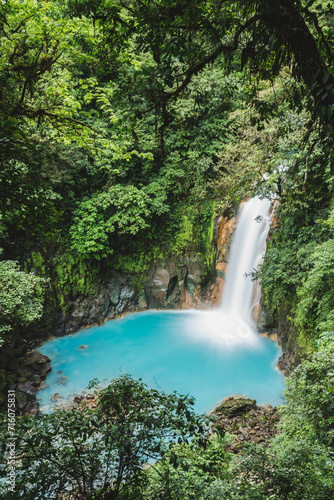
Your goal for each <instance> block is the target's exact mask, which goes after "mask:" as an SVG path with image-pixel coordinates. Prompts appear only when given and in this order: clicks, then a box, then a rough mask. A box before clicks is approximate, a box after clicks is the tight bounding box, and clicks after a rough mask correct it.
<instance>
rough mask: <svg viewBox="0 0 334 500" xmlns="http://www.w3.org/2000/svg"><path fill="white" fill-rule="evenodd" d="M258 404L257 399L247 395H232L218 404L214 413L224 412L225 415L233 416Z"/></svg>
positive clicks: (245, 411)
mask: <svg viewBox="0 0 334 500" xmlns="http://www.w3.org/2000/svg"><path fill="white" fill-rule="evenodd" d="M255 405H256V401H255V399H250V398H247V397H245V396H230V397H228V398H226V399H224V401H223V402H222V403H221V404H220V405H219V406H217V407H216V408H215V409H214V411H213V413H222V414H223V415H225V416H227V417H229V418H233V417H237V416H241V415H244V414H245V413H248V412H249V411H250V410H252V408H254V406H255Z"/></svg>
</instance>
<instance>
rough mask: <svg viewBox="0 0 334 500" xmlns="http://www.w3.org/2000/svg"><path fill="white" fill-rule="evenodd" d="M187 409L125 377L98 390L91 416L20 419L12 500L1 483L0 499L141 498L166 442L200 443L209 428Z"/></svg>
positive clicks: (182, 399) (69, 413)
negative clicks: (147, 470)
mask: <svg viewBox="0 0 334 500" xmlns="http://www.w3.org/2000/svg"><path fill="white" fill-rule="evenodd" d="M193 403H194V401H193V399H192V398H190V397H188V396H181V395H178V394H177V393H176V392H174V393H173V394H170V395H168V394H165V393H163V392H160V391H156V390H153V389H149V388H147V386H146V385H145V384H143V383H142V382H141V381H136V380H133V379H132V378H130V377H129V376H127V375H124V376H122V377H120V378H119V379H115V380H114V381H112V382H111V384H110V385H109V386H108V387H106V388H105V389H103V390H101V392H100V393H99V397H98V407H97V408H96V409H95V410H92V409H90V408H88V407H86V406H81V407H79V408H77V409H73V408H70V409H67V410H56V411H55V412H54V413H51V414H49V415H40V416H38V417H36V418H26V417H24V418H21V419H20V420H19V421H18V422H17V440H16V447H17V458H18V459H19V460H20V461H22V462H21V464H22V465H19V463H17V466H18V469H17V472H18V474H17V476H16V480H17V483H16V490H17V492H16V493H15V494H14V495H12V494H11V492H10V491H8V490H7V489H6V487H5V486H4V485H3V483H1V486H0V488H2V495H3V496H2V498H6V499H12V498H17V496H15V495H17V493H18V492H19V494H21V495H23V496H24V498H26V499H31V500H32V499H33V500H38V499H41V500H42V499H43V500H44V499H45V498H59V496H60V495H61V494H68V493H69V492H71V493H72V494H73V495H75V496H81V497H82V498H87V499H93V498H94V499H96V500H97V499H106V500H107V499H115V498H123V499H128V498H134V499H137V500H139V499H140V498H145V497H143V496H142V492H141V486H142V484H143V482H144V481H145V473H144V469H143V465H144V464H145V463H147V462H148V461H156V460H157V459H158V458H160V457H162V456H164V455H165V453H166V452H167V450H168V449H169V447H170V445H171V444H172V443H175V442H180V443H182V442H188V440H189V439H191V438H193V437H194V436H195V435H197V436H198V437H202V438H204V436H205V431H206V430H207V428H206V426H205V424H204V422H203V418H202V417H200V416H198V415H196V414H195V413H194V411H193V409H192V408H191V406H192V405H193ZM1 444H2V453H4V454H5V455H6V451H8V450H6V446H5V442H4V441H2V443H1ZM130 494H131V495H133V496H132V497H130V496H129V495H130Z"/></svg>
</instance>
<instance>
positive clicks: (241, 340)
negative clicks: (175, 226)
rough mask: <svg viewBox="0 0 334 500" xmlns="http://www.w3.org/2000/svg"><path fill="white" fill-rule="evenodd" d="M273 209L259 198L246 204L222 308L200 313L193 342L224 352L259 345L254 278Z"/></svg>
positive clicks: (235, 239) (233, 247) (224, 290)
mask: <svg viewBox="0 0 334 500" xmlns="http://www.w3.org/2000/svg"><path fill="white" fill-rule="evenodd" d="M270 205H271V202H270V200H267V199H262V200H261V199H260V198H257V197H256V198H251V199H250V200H249V201H247V202H245V203H244V204H243V206H242V208H241V210H240V214H239V220H238V224H237V227H236V230H235V232H234V235H233V240H232V245H231V249H230V258H229V262H228V266H227V273H226V279H225V282H224V289H223V297H222V302H221V305H220V307H219V308H218V309H217V310H216V311H207V312H204V313H203V312H202V311H198V314H196V318H195V321H194V323H193V330H192V336H193V338H194V337H195V338H196V337H197V338H198V339H199V340H200V339H202V340H203V338H205V339H206V341H207V342H214V343H215V344H219V345H221V346H222V347H224V348H225V347H227V346H229V347H233V346H237V345H240V344H250V345H254V346H256V345H258V344H259V338H258V336H257V334H256V327H255V322H254V320H253V318H252V309H253V306H254V303H255V301H256V299H257V298H256V293H255V292H256V283H255V282H254V281H252V276H251V274H252V272H254V271H255V270H256V269H257V268H258V266H259V264H260V263H261V262H262V260H263V257H264V253H265V249H266V239H267V235H268V231H269V227H270V216H269V210H270ZM257 300H258V299H257Z"/></svg>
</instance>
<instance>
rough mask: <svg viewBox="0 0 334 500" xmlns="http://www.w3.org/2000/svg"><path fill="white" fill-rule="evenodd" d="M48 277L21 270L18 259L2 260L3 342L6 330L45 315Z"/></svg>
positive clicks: (0, 321)
mask: <svg viewBox="0 0 334 500" xmlns="http://www.w3.org/2000/svg"><path fill="white" fill-rule="evenodd" d="M45 282H46V280H45V279H44V278H40V277H38V276H35V275H34V274H33V273H26V272H24V271H21V270H20V267H19V265H18V263H17V262H14V261H11V260H2V261H0V318H1V319H0V345H1V344H2V343H3V342H4V339H3V335H4V333H5V332H10V331H11V330H15V331H16V330H17V329H18V328H19V327H20V326H28V325H29V324H30V323H32V322H33V321H34V320H36V319H38V318H40V317H41V315H42V310H43V296H42V286H43V284H45Z"/></svg>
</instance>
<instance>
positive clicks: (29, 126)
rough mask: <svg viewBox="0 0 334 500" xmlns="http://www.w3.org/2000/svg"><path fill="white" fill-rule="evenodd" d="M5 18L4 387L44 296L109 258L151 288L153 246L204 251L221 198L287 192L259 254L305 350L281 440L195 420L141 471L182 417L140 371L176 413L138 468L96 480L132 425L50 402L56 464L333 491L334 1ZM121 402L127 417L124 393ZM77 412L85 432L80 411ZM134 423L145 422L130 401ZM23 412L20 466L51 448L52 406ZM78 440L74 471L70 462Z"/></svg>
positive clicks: (0, 179)
mask: <svg viewBox="0 0 334 500" xmlns="http://www.w3.org/2000/svg"><path fill="white" fill-rule="evenodd" d="M0 37H1V38H0V44H1V51H0V99H1V100H0V164H1V168H0V195H1V196H0V246H1V248H2V249H3V251H2V253H1V255H0V258H1V260H0V286H1V290H0V312H1V316H0V335H1V344H2V345H1V347H0V349H1V359H2V366H1V370H0V384H1V387H0V389H3V388H5V387H7V385H8V380H7V378H6V377H7V371H8V366H9V364H8V363H9V362H11V360H13V356H14V357H15V356H16V357H17V356H18V355H19V354H20V352H21V348H22V344H23V342H24V336H25V332H26V329H27V327H28V326H29V325H30V324H32V323H33V322H34V321H36V320H37V319H38V318H39V317H40V316H41V314H42V310H43V309H42V308H43V305H42V304H43V300H44V298H45V297H46V299H47V300H46V302H45V305H44V311H45V314H48V313H49V312H50V311H52V310H55V309H56V308H57V307H60V308H64V307H66V303H67V302H68V301H70V300H73V299H74V298H75V296H76V294H77V293H78V292H84V291H85V290H88V289H89V288H90V287H92V286H93V285H94V283H97V282H98V281H99V279H100V278H101V276H103V275H104V273H105V272H107V271H108V270H109V269H112V268H114V269H126V270H127V271H129V272H130V273H132V275H133V279H134V282H135V283H136V287H137V289H138V291H140V287H141V286H142V279H141V276H142V275H143V273H144V271H145V270H146V268H147V266H148V263H149V262H150V261H151V260H152V259H154V258H157V256H159V258H160V257H161V256H166V255H172V256H173V257H174V258H176V257H177V256H179V255H184V254H185V253H186V252H189V251H192V252H197V253H199V254H204V255H206V254H207V253H208V252H209V251H210V243H211V242H210V240H209V236H210V234H211V233H210V231H211V229H210V228H212V221H213V218H214V216H215V215H220V214H224V215H229V214H232V213H233V212H234V211H235V209H236V207H237V206H238V204H239V203H240V201H241V200H242V199H244V198H245V197H246V196H249V195H251V194H260V195H263V196H265V195H268V193H269V192H270V193H273V194H274V195H276V196H277V198H278V200H279V204H277V207H276V209H275V224H274V225H273V229H272V235H271V236H272V238H271V243H270V245H269V248H268V251H267V254H266V259H265V262H264V265H263V266H262V269H261V271H260V272H259V277H260V279H261V280H262V287H263V291H264V297H265V303H266V307H267V308H268V310H270V311H271V313H272V314H273V316H274V318H275V319H276V320H277V318H278V317H279V316H280V315H282V314H284V315H285V316H286V317H288V318H289V322H290V329H291V332H293V336H292V337H293V341H291V345H290V347H291V349H294V348H296V346H297V345H298V346H299V348H302V349H303V352H304V356H306V355H307V356H309V360H308V361H304V363H303V364H302V365H301V366H300V367H298V368H297V369H296V370H295V371H294V373H293V375H292V376H291V378H290V380H289V381H288V389H287V394H286V398H287V405H286V406H285V407H284V408H283V409H282V414H283V418H282V423H281V434H280V436H279V437H278V438H277V439H276V440H275V442H274V443H272V445H271V447H272V448H271V449H268V450H264V449H262V448H258V447H257V448H254V449H253V450H250V452H249V455H245V456H244V457H243V458H242V460H241V461H240V460H239V461H238V460H237V461H236V462H235V459H234V458H233V459H232V458H231V457H230V456H228V454H227V453H226V452H225V451H224V447H225V440H226V439H227V438H226V437H222V436H218V435H214V436H212V437H210V439H208V440H207V442H206V445H205V446H204V445H203V443H202V442H201V441H197V440H196V439H195V440H194V441H193V442H192V443H191V444H184V443H178V444H175V446H174V448H171V450H160V453H161V455H164V458H163V459H162V460H161V461H159V463H158V465H157V466H156V467H153V468H152V469H151V470H150V471H149V472H148V473H143V472H142V470H141V468H139V469H138V467H139V465H140V464H141V461H142V458H143V456H144V454H145V453H147V454H148V453H149V450H150V449H151V448H150V446H151V445H152V446H153V445H154V446H155V445H156V443H157V440H158V436H159V433H160V432H161V428H162V426H165V427H168V426H169V425H170V426H173V425H174V424H175V422H174V420H173V419H174V416H173V413H172V410H171V409H170V408H169V405H170V404H172V403H173V402H174V403H175V404H176V403H177V400H176V399H175V398H176V396H175V398H174V399H169V400H168V398H167V399H163V398H164V397H165V396H164V397H163V396H160V395H158V394H155V395H154V397H153V396H152V394H151V395H150V394H149V393H147V392H145V391H146V389H145V388H143V387H142V386H140V391H144V392H145V397H147V401H149V402H150V403H149V404H152V406H150V408H151V409H152V412H154V411H157V407H158V408H159V411H162V412H164V411H165V412H167V413H166V415H164V419H162V417H161V421H159V422H157V426H156V427H154V426H153V429H154V432H153V431H152V432H151V430H150V433H149V437H150V439H152V442H150V443H148V442H145V446H144V448H143V451H142V452H141V453H143V455H141V456H140V457H138V456H136V457H135V460H134V462H133V464H134V465H133V466H134V468H135V469H131V472H129V475H128V476H127V475H126V474H125V476H122V475H121V476H118V477H119V478H121V479H119V480H118V483H117V481H116V483H117V486H116V483H115V482H113V483H112V484H111V483H106V482H105V483H103V485H102V483H101V482H99V483H97V482H96V481H97V479H98V478H99V476H98V475H96V474H97V473H96V469H94V467H98V468H101V467H102V468H103V467H110V466H109V465H106V464H107V461H105V462H103V460H104V459H106V460H107V455H108V453H109V452H110V450H112V453H116V451H117V450H118V452H120V447H123V445H124V443H123V444H122V443H121V440H122V439H125V438H124V436H122V435H118V436H116V437H115V435H114V434H115V432H116V431H115V429H114V428H113V424H112V423H111V421H108V422H104V421H103V419H102V420H101V421H100V420H99V421H98V420H97V419H96V417H95V416H94V415H95V414H94V413H92V412H90V411H88V410H87V411H86V410H85V411H83V412H82V413H81V412H78V411H76V412H75V413H74V414H75V415H76V416H75V417H73V419H68V420H66V419H67V414H64V415H59V418H60V421H62V422H64V425H63V427H62V431H63V432H64V439H70V436H74V437H73V440H72V442H71V443H72V444H71V445H68V446H69V447H68V448H66V450H68V455H67V454H66V453H65V455H64V456H63V457H58V456H56V455H57V449H56V448H57V447H55V449H54V450H53V451H54V453H55V457H54V460H56V461H57V464H58V465H57V467H59V469H57V470H59V471H61V470H62V471H63V472H62V474H65V476H62V475H61V474H60V476H59V477H65V478H66V480H70V478H71V477H72V476H71V475H70V474H74V476H75V480H76V486H73V488H74V489H73V491H75V492H80V494H81V495H86V496H83V498H116V497H119V498H138V499H139V498H152V499H153V498H155V499H158V498H171V499H174V498H175V499H178V498H179V499H187V498H189V499H190V498H203V499H206V498H207V499H210V498H231V499H232V498H239V497H242V498H254V499H262V498H263V499H264V498H282V499H296V500H297V499H298V500H299V499H324V500H325V499H327V498H330V497H331V496H332V495H333V475H332V474H333V473H332V472H331V470H332V469H331V467H332V465H333V463H332V460H333V436H332V430H331V425H332V419H333V416H332V415H333V411H334V408H333V391H332V387H333V371H334V370H333V368H334V367H333V364H332V357H333V345H332V341H331V333H332V332H333V331H334V312H333V311H334V293H333V289H334V286H333V285H334V261H333V259H334V257H333V255H334V253H333V251H334V238H333V228H334V208H333V206H332V196H333V188H334V186H333V182H334V177H333V170H334V168H333V167H334V157H333V150H334V144H333V138H334V76H333V61H334V11H333V8H332V5H331V3H328V2H327V1H322V0H309V1H306V0H268V1H266V2H262V1H260V0H246V1H238V0H236V1H232V2H230V1H221V2H216V1H215V0H206V1H195V0H190V1H183V0H161V1H158V0H156V1H155V0H154V1H146V0H143V1H137V0H126V1H120V0H113V1H108V0H96V1H95V0H94V1H93V0H58V1H51V0H50V1H47V0H24V1H23V0H22V1H21V0H8V1H6V2H2V3H1V6H0ZM264 174H266V175H264ZM207 271H208V272H207V279H209V278H210V273H209V269H208V270H207ZM83 275H84V279H83V278H82V276H83ZM13 352H14V353H15V354H14V355H13ZM312 356H313V357H312ZM123 382H124V381H123ZM127 383H129V384H130V385H131V384H134V385H135V384H136V382H134V381H130V382H129V381H128V380H127ZM116 385H117V384H116ZM117 387H118V386H117ZM120 387H121V385H120V386H119V388H120ZM110 390H111V389H110ZM136 390H137V389H136ZM135 392H136V391H135ZM154 398H156V399H154ZM159 398H162V399H159ZM133 399H134V400H135V399H136V398H135V396H133ZM158 400H159V401H158ZM131 401H132V400H131ZM127 403H128V404H129V405H130V400H129V401H127ZM174 403H173V404H174ZM182 404H183V403H182ZM186 404H187V402H186V401H184V405H185V406H186ZM154 405H158V406H157V407H155V410H154V409H153V408H154ZM185 406H182V405H181V407H180V408H179V410H180V411H181V409H182V411H185V412H186V413H185V415H186V420H187V419H188V420H189V422H190V420H191V419H195V416H193V415H192V414H191V413H189V409H186V407H185ZM134 408H135V405H134ZM162 408H165V410H162ZM127 411H128V412H130V413H129V414H130V415H131V411H132V410H131V405H130V407H129V408H128V410H127ZM169 411H171V413H168V412H169ZM135 413H136V412H135ZM137 413H138V415H139V416H140V415H142V413H141V411H138V412H137ZM148 413H149V412H148ZM138 415H137V416H138ZM113 418H114V417H113ZM122 418H124V421H125V422H126V425H130V423H129V422H128V421H127V418H128V414H127V413H126V412H125V413H124V414H123V416H122ZM150 418H151V416H150ZM196 418H197V417H196ZM80 419H82V420H84V421H85V425H86V426H87V434H83V433H80V432H78V429H77V428H76V425H77V421H79V420H80ZM65 423H66V424H65ZM142 423H143V422H141V424H142ZM183 423H184V422H183ZM103 424H105V426H104V427H103ZM141 424H140V425H141ZM82 425H83V424H82ZM131 425H132V427H131V426H130V427H131V429H130V430H131V432H132V433H135V434H136V433H137V432H139V430H138V429H139V428H140V425H139V423H138V421H137V420H135V421H134V423H131ZM138 425H139V427H138ZM145 425H146V422H145ZM182 425H183V424H182ZM196 425H197V424H196ZM22 426H23V427H24V426H26V427H24V428H28V427H29V428H30V427H31V429H32V430H31V431H30V433H28V434H27V436H28V437H27V441H26V442H27V443H28V442H29V439H33V440H34V439H37V442H36V443H35V444H34V443H33V442H31V443H32V445H33V446H36V449H35V448H33V449H32V452H33V453H35V451H36V454H35V455H34V456H33V457H31V456H30V455H29V453H30V452H31V450H30V451H29V450H28V451H27V448H25V447H24V446H23V448H22V450H23V451H22V453H23V454H24V453H28V454H27V455H26V456H23V465H24V466H25V464H26V461H28V462H29V465H28V466H27V467H28V468H27V469H26V471H25V472H24V473H23V475H22V481H24V478H25V477H26V475H27V474H28V475H30V474H33V472H34V473H35V472H36V467H37V468H38V465H39V460H41V459H42V458H43V460H44V452H45V446H48V443H49V441H50V437H49V435H48V433H46V432H45V431H44V430H43V426H46V427H48V426H49V429H53V431H55V429H57V432H58V431H59V429H60V427H59V426H58V427H57V426H56V423H55V417H54V416H52V415H51V416H47V417H40V418H38V419H36V420H35V419H28V421H27V422H25V421H23V420H22ZM72 426H73V427H72ZM144 427H145V426H144ZM195 430H196V428H195V427H193V428H192V429H191V432H195ZM66 433H69V434H66ZM99 433H101V435H103V436H104V435H105V436H106V442H105V443H102V441H101V443H100V444H101V449H100V448H96V450H95V452H96V456H95V455H94V456H92V460H93V459H94V460H95V458H96V463H95V462H94V463H93V462H92V463H91V465H90V466H89V467H91V469H90V473H91V474H92V475H91V476H89V478H88V476H87V478H86V475H83V474H82V467H84V468H85V467H86V465H84V466H83V465H82V464H86V456H85V457H84V456H81V455H80V453H81V452H82V451H83V450H86V448H85V447H86V446H87V447H88V448H89V446H90V443H91V441H90V439H91V436H93V435H94V436H96V435H97V434H99ZM31 436H33V438H31ZM201 437H202V436H201ZM116 438H117V439H116ZM20 439H23V438H20ZM59 439H61V438H60V437H59ZM76 439H77V440H78V441H75V440H76ZM113 439H114V441H112V440H113ZM131 439H132V440H133V435H132V437H131ZM131 439H130V438H129V442H130V443H131V442H132V441H131ZM31 443H30V444H31ZM108 443H109V444H108ZM152 443H153V444H152ZM109 445H110V446H111V445H112V446H111V447H110V446H109ZM29 446H30V445H29ZM103 446H106V448H103ZM108 446H109V448H108ZM203 446H204V447H203ZM71 447H72V448H71ZM82 447H84V448H82ZM122 449H123V448H122ZM34 450H35V451H34ZM66 450H65V451H66ZM97 451H98V452H99V453H97ZM155 451H156V450H155ZM85 453H86V452H85ZM121 453H123V452H120V454H121ZM106 454H107V455H106ZM73 456H77V457H78V464H77V465H78V467H79V466H80V467H81V472H80V469H79V468H77V467H76V466H75V467H74V466H73V470H72V471H71V472H70V470H69V468H67V465H68V462H69V461H70V459H71V457H73ZM115 456H118V457H119V456H120V455H117V453H116V455H115ZM154 456H156V455H154ZM109 458H110V457H109ZM32 459H33V460H35V462H31V460H32ZM112 460H116V459H114V458H112ZM117 460H120V459H119V458H117ZM117 460H116V462H117ZM102 462H103V466H102V465H101V464H102ZM116 462H115V461H114V462H113V465H112V467H116V466H115V463H116ZM50 463H51V462H50ZM50 463H47V462H45V474H49V472H48V471H49V470H50V469H49V467H50ZM117 463H118V465H119V462H117ZM66 464H67V465H66ZM69 465H73V464H71V463H70V464H69ZM65 466H66V467H65ZM29 467H30V468H29ZM62 467H63V469H62ZM101 470H102V469H100V470H99V473H100V472H101ZM113 470H114V469H113ZM115 470H116V469H115ZM134 470H135V472H134ZM78 471H79V472H78ZM86 472H87V471H86ZM86 472H85V474H86ZM114 472H115V471H114ZM87 474H88V472H87ZM30 477H32V476H30ZM49 477H50V478H51V477H53V476H49ZM133 478H135V479H136V480H135V481H132V479H133ZM130 479H131V481H130ZM137 479H138V482H137ZM41 480H42V479H41ZM82 481H84V483H83V482H82ZM34 484H35V488H36V490H34V492H32V493H31V495H35V496H31V498H47V497H46V496H45V495H46V494H47V493H46V492H45V491H44V490H43V489H38V488H44V487H47V486H45V485H49V487H50V488H51V487H52V488H58V489H57V494H58V493H59V494H60V493H62V492H63V489H64V488H66V487H69V486H68V484H67V483H66V481H65V482H61V483H57V484H56V483H52V484H51V483H44V482H43V481H42V483H40V482H36V483H34ZM121 486H122V487H121ZM123 487H124V488H123ZM26 488H28V486H26ZM22 491H23V490H22ZM31 491H32V490H31ZM55 491H56V490H55ZM29 494H30V493H29V491H28V490H27V491H25V493H24V496H25V498H29V496H28V495H29ZM78 494H79V493H78ZM38 495H40V496H38ZM43 495H44V496H43ZM122 495H123V496H122ZM124 495H125V496H124ZM131 495H132V496H131ZM8 498H10V497H8ZM12 498H14V497H12ZM50 498H51V496H50ZM78 498H79V497H78Z"/></svg>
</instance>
